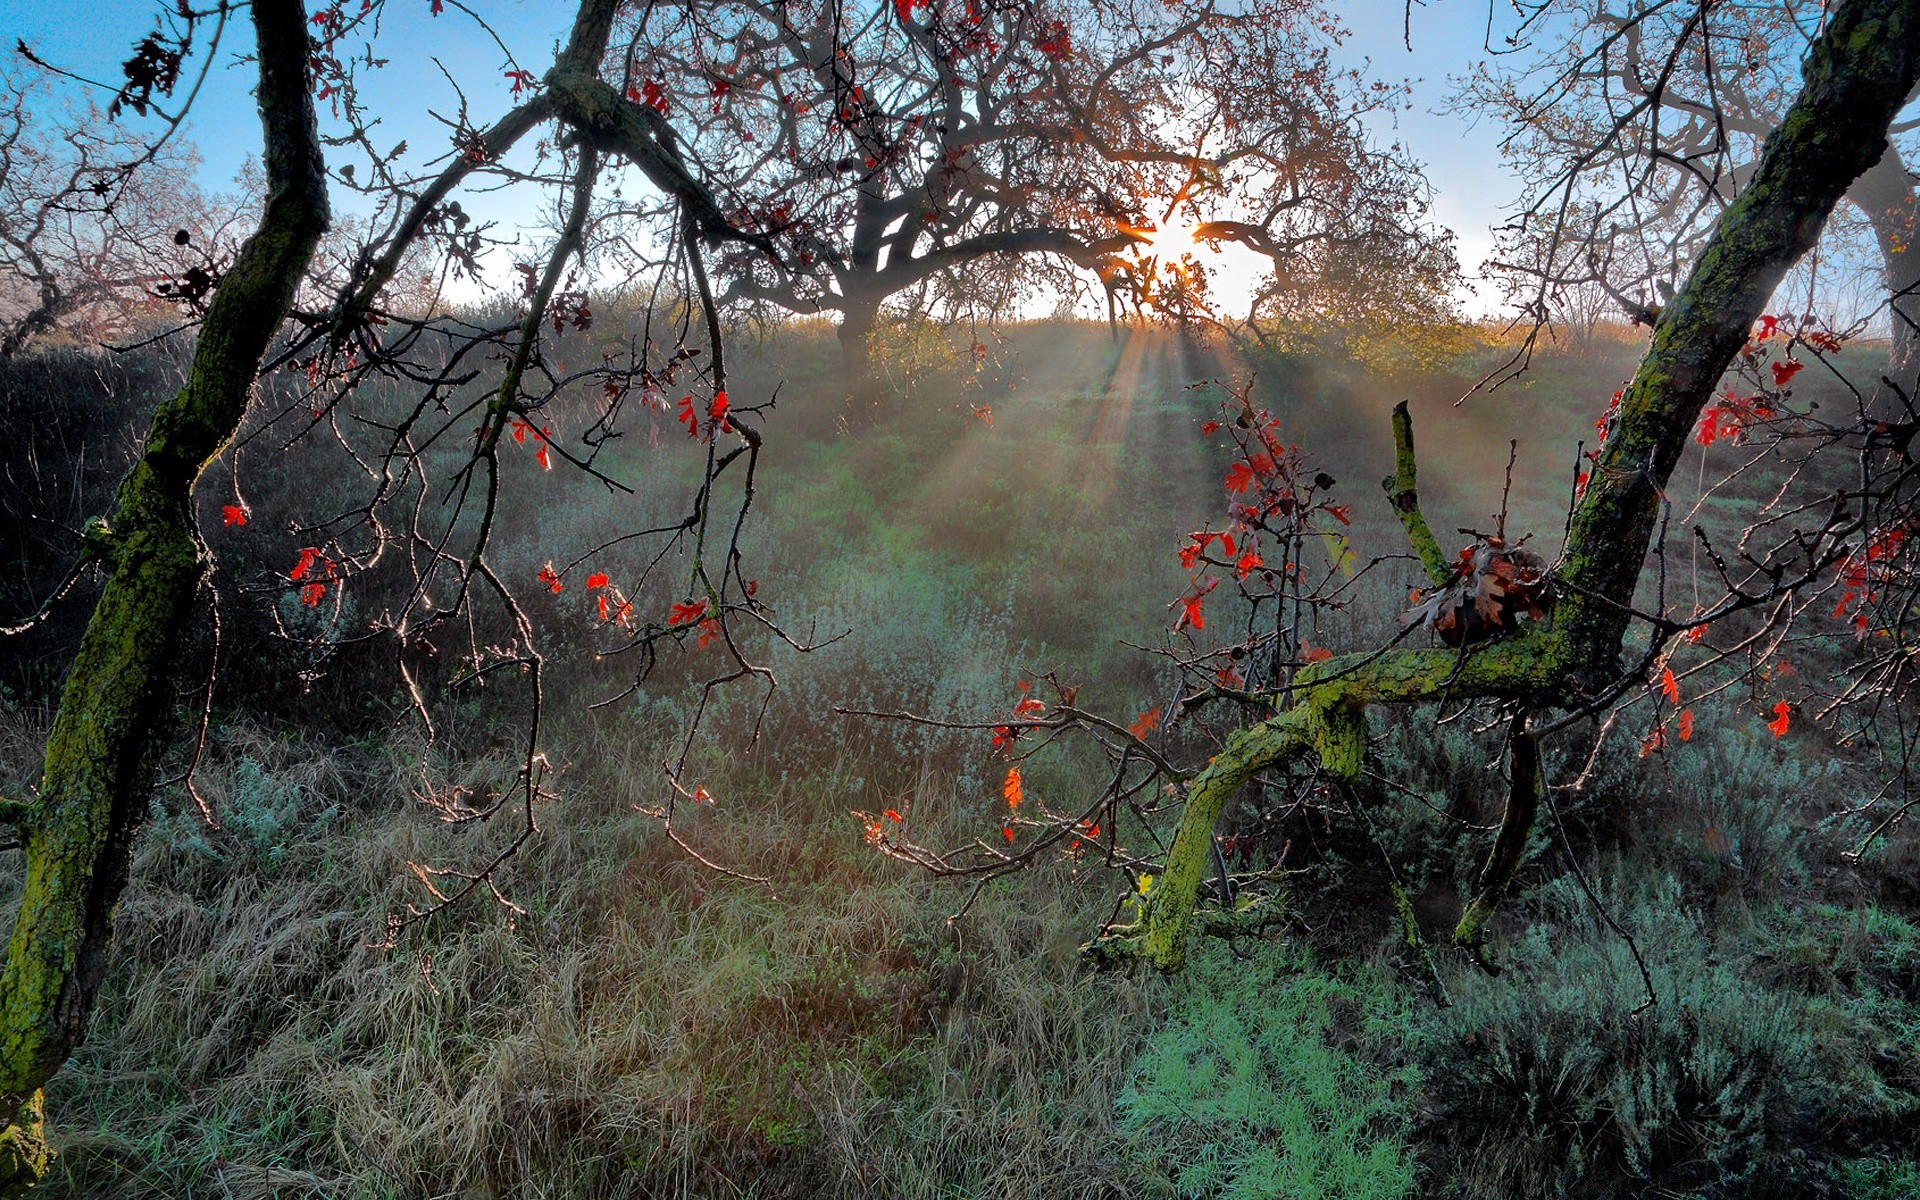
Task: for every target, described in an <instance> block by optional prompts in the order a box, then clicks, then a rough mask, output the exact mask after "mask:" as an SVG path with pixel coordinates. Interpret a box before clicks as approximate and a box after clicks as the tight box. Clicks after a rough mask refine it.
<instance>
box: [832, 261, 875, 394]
mask: <svg viewBox="0 0 1920 1200" xmlns="http://www.w3.org/2000/svg"><path fill="white" fill-rule="evenodd" d="M879 323H880V302H879V300H878V299H876V298H874V297H871V296H868V295H866V294H864V293H861V292H857V291H854V290H853V289H848V292H847V298H846V305H845V307H844V308H842V309H841V313H840V330H839V335H840V375H841V380H842V381H843V382H844V384H845V386H846V389H847V395H848V396H850V397H852V398H853V399H856V400H867V399H871V398H872V397H873V395H874V393H875V391H876V390H878V387H879V382H878V380H876V379H875V378H874V374H873V331H874V329H875V327H876V326H878V325H879Z"/></svg>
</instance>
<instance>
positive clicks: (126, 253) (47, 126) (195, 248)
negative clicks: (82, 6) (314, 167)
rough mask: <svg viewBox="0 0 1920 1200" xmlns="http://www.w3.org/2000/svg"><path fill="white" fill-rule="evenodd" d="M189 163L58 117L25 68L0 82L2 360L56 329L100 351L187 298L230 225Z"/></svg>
mask: <svg viewBox="0 0 1920 1200" xmlns="http://www.w3.org/2000/svg"><path fill="white" fill-rule="evenodd" d="M195 166H196V163H195V161H194V158H193V155H192V153H191V151H189V150H187V149H186V148H185V147H184V146H183V145H182V144H181V143H180V142H179V141H178V140H177V139H175V138H171V137H168V138H163V139H161V140H159V141H153V140H150V139H148V138H144V137H140V136H137V135H135V134H133V133H131V132H129V131H127V130H126V129H124V128H123V127H122V126H120V125H119V124H116V123H115V122H113V121H110V120H108V119H107V118H106V116H105V114H104V113H102V112H101V111H100V110H99V109H98V108H94V107H90V106H89V107H82V108H79V109H77V110H76V109H72V108H68V107H65V106H62V105H60V104H59V103H58V102H57V101H56V100H55V99H54V96H53V93H52V89H51V88H50V86H49V85H48V81H47V79H46V72H45V71H44V70H43V69H41V68H39V67H38V66H37V65H36V64H33V63H30V62H29V63H22V64H19V65H18V67H17V69H15V70H13V71H11V72H9V73H8V74H6V75H5V76H4V77H0V359H7V358H11V357H12V356H13V355H15V354H17V353H19V352H20V350H21V349H22V348H24V347H26V346H27V345H29V344H30V343H32V342H33V341H34V340H35V339H37V338H40V337H43V336H45V335H46V334H48V333H50V332H53V331H54V330H56V329H58V330H60V331H61V332H63V333H64V334H65V335H67V336H69V337H73V338H77V339H80V340H85V341H97V340H99V339H101V338H105V337H110V336H115V335H117V334H120V333H122V332H124V331H125V330H126V329H127V328H128V326H129V324H130V323H131V322H133V321H134V320H135V319H136V318H137V317H138V316H139V315H141V314H142V313H149V312H153V311H155V310H157V309H164V308H167V307H169V305H168V304H167V302H166V297H167V296H169V295H171V294H173V293H174V292H175V291H176V289H178V290H179V292H180V294H181V296H182V297H185V296H187V295H188V294H190V293H193V292H195V290H196V289H197V288H198V287H199V283H198V281H199V280H201V279H203V278H211V276H210V275H209V274H208V269H209V268H212V267H214V266H216V263H215V261H214V259H215V257H216V255H217V254H218V252H219V251H218V249H217V247H219V246H220V245H221V243H222V242H223V241H224V238H225V235H226V234H227V231H228V226H229V225H230V224H231V223H232V222H233V221H234V220H235V219H237V218H236V215H235V214H234V213H232V212H231V211H226V210H224V209H222V208H220V207H216V206H215V205H214V204H212V203H211V202H210V201H209V200H208V199H207V198H206V197H205V196H203V195H202V194H201V192H200V189H199V188H198V186H197V185H196V184H195V183H194V179H193V173H194V168H195Z"/></svg>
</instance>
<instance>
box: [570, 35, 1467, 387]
mask: <svg viewBox="0 0 1920 1200" xmlns="http://www.w3.org/2000/svg"><path fill="white" fill-rule="evenodd" d="M1335 29H1336V26H1335V24H1334V16H1333V13H1332V12H1331V11H1330V10H1329V8H1328V7H1327V6H1325V5H1323V4H1321V3H1320V2H1319V0H1244V2H1235V3H1216V2H1215V0H1205V2H1203V3H1197V4H1181V5H1169V4H1162V3H1157V2H1154V0H1120V2H1118V3H1086V2H1084V0H894V2H893V3H885V2H882V0H872V2H862V0H855V2H853V3H847V2H844V0H823V2H821V3H793V2H767V3H751V4H737V3H732V2H730V0H709V2H706V3H699V4H694V5H691V6H689V7H687V8H686V9H685V10H683V11H676V12H674V13H672V14H666V13H662V12H659V11H656V10H654V9H642V10H635V12H634V13H633V15H632V16H631V17H630V18H629V19H628V20H627V21H626V22H625V23H624V24H623V27H622V36H620V37H619V38H617V39H616V42H615V44H614V45H613V47H612V48H611V50H610V52H609V59H608V61H609V71H608V74H609V77H610V78H611V77H618V78H620V79H621V80H622V82H623V83H624V86H625V89H626V91H627V92H628V93H629V94H630V95H633V96H635V97H637V98H639V99H640V100H641V101H642V102H643V103H645V104H647V105H648V106H650V107H652V108H653V109H654V111H657V112H659V113H661V114H663V115H667V116H670V117H671V119H672V120H673V123H674V126H675V128H676V130H677V131H678V132H679V133H680V136H681V137H682V139H683V141H684V146H685V150H686V153H687V154H688V156H689V157H690V159H692V160H693V161H696V162H698V163H699V164H700V167H701V169H702V171H704V172H706V176H705V177H706V178H707V179H708V180H709V181H710V183H711V186H712V187H713V190H714V191H715V194H716V195H717V196H720V197H723V198H725V200H726V202H727V203H728V204H730V205H732V206H733V209H732V211H733V213H734V214H735V216H736V219H739V220H741V221H743V222H745V223H750V224H751V225H752V227H754V228H757V229H759V230H761V231H763V232H765V233H766V234H767V235H768V236H769V238H770V239H772V241H773V243H774V244H775V245H776V246H778V247H779V248H780V249H781V251H782V253H781V254H780V255H778V256H777V257H776V256H769V255H764V254H754V253H751V252H747V251H744V250H743V251H742V252H740V253H737V254H734V255H731V256H729V257H727V258H726V259H724V260H723V261H722V263H721V264H720V266H719V269H718V270H719V274H720V275H721V276H722V277H723V278H724V280H725V281H726V282H725V285H724V287H723V289H722V301H723V303H725V302H727V301H733V300H738V301H744V302H749V303H755V304H764V305H771V306H774V307H775V308H776V309H780V310H785V311H788V312H796V313H816V312H828V313H835V314H838V316H839V318H840V340H841V346H842V349H843V352H844V357H845V362H846V365H847V371H848V373H849V375H850V377H856V378H857V377H859V376H860V375H862V374H863V373H864V372H865V370H866V365H865V364H866V359H867V353H868V343H869V339H870V337H871V335H872V333H873V330H874V327H875V322H876V321H877V320H878V319H879V314H880V312H881V309H882V306H883V305H884V304H886V303H888V302H889V301H890V300H892V299H894V298H900V299H902V300H903V301H904V302H905V307H906V309H907V310H909V311H912V312H914V313H920V314H927V315H932V316H936V317H949V318H950V317H957V316H973V317H979V316H982V315H985V316H987V317H989V318H990V317H991V316H992V315H993V314H995V313H997V312H1001V311H1004V310H1005V309H1006V308H1007V307H1008V306H1009V305H1011V304H1012V303H1014V302H1016V301H1017V300H1018V299H1019V298H1021V297H1023V296H1029V295H1032V294H1033V293H1035V292H1036V291H1038V290H1040V289H1043V288H1046V289H1052V290H1056V291H1064V292H1067V293H1069V294H1071V293H1073V292H1076V291H1079V290H1080V289H1082V288H1084V287H1086V286H1088V285H1090V284H1093V283H1095V282H1097V284H1098V285H1099V287H1100V288H1102V289H1104V295H1105V298H1106V301H1107V302H1108V304H1109V305H1121V306H1127V307H1138V306H1141V305H1145V304H1152V305H1154V306H1155V307H1157V308H1159V309H1160V310H1162V311H1170V310H1172V309H1175V308H1180V307H1183V306H1184V307H1189V308H1191V307H1194V306H1195V305H1196V304H1198V305H1199V306H1200V307H1202V308H1205V307H1206V305H1205V303H1204V302H1205V286H1206V281H1205V278H1204V276H1205V271H1204V268H1202V267H1200V266H1199V265H1198V264H1197V263H1195V262H1193V261H1191V260H1187V261H1182V259H1183V257H1184V256H1185V255H1186V252H1187V251H1188V250H1190V249H1191V242H1192V240H1193V239H1195V238H1197V239H1199V240H1202V241H1208V242H1215V243H1220V242H1228V243H1236V244H1238V245H1240V246H1242V247H1245V248H1247V249H1249V250H1251V251H1253V252H1255V253H1257V254H1259V255H1263V256H1265V258H1266V260H1267V261H1268V263H1269V265H1270V270H1269V272H1268V274H1267V277H1266V280H1265V282H1264V284H1263V286H1262V287H1261V290H1260V293H1259V296H1258V298H1257V300H1256V302H1255V305H1254V309H1253V311H1252V313H1250V314H1243V315H1242V316H1243V319H1251V320H1253V321H1255V322H1266V323H1272V322H1275V321H1282V320H1294V321H1300V320H1303V319H1304V318H1305V317H1306V315H1307V314H1312V315H1313V316H1314V318H1315V319H1322V318H1325V317H1327V316H1328V315H1329V314H1332V315H1334V316H1347V315H1349V314H1351V313H1354V312H1360V311H1365V312H1369V313H1373V314H1378V313H1380V312H1384V311H1387V310H1391V311H1393V312H1395V313H1396V314H1405V313H1407V312H1409V311H1412V310H1414V309H1417V308H1419V307H1421V306H1423V305H1424V306H1425V307H1426V309H1427V310H1428V311H1429V312H1443V311H1444V310H1445V309H1446V306H1447V303H1448V301H1447V297H1448V295H1449V292H1450V289H1451V286H1452V284H1453V282H1454V278H1455V275H1454V265H1453V258H1452V253H1451V243H1450V240H1449V239H1448V237H1447V236H1446V235H1444V234H1442V233H1440V232H1439V231H1437V230H1435V229H1434V228H1433V227H1432V226H1431V225H1429V224H1428V223H1427V222H1426V219H1425V218H1426V203H1425V189H1424V183H1423V181H1422V180H1421V178H1420V174H1419V171H1418V169H1417V167H1416V166H1415V165H1414V163H1413V162H1412V160H1411V159H1410V158H1409V157H1408V156H1407V155H1406V154H1405V152H1404V151H1402V150H1401V149H1400V148H1399V147H1383V146H1380V145H1377V144H1376V143H1375V142H1374V140H1373V138H1372V136H1371V135H1370V134H1369V132H1368V130H1367V129H1366V127H1365V124H1364V119H1365V117H1366V116H1367V115H1368V114H1369V113H1370V112H1375V111H1381V110H1386V109H1390V108H1391V107H1392V105H1393V104H1394V103H1395V100H1396V97H1397V93H1396V92H1395V91H1394V89H1391V88H1388V87H1387V86H1385V85H1373V84H1369V83H1368V82H1367V81H1366V80H1364V79H1363V78H1362V77H1361V76H1360V75H1359V74H1358V73H1357V72H1354V71H1351V70H1345V69H1342V68H1339V67H1337V66H1335V65H1334V64H1333V62H1332V60H1331V58H1330V54H1329V51H1330V49H1331V46H1332V44H1333V42H1334V41H1335V40H1336V39H1337V37H1338V36H1339V35H1338V34H1337V33H1336V32H1334V31H1335ZM1163 226H1165V227H1169V228H1171V229H1176V230H1178V231H1180V233H1179V235H1178V236H1175V237H1169V236H1165V234H1164V233H1163V230H1162V227H1163ZM1188 230H1191V235H1190V236H1189V235H1188V234H1187V232H1186V231H1188Z"/></svg>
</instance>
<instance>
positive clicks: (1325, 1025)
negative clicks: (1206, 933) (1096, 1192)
mask: <svg viewBox="0 0 1920 1200" xmlns="http://www.w3.org/2000/svg"><path fill="white" fill-rule="evenodd" d="M1399 1015H1400V1014H1399V1013H1398V1011H1397V1010H1396V1007H1395V1004H1394V1001H1393V999H1392V998H1391V994H1390V992H1388V991H1387V990H1386V989H1385V988H1384V987H1382V986H1380V985H1379V984H1378V983H1374V982H1370V981H1365V980H1362V979H1358V978H1356V979H1355V980H1354V981H1347V980H1342V979H1338V978H1334V977H1332V976H1329V975H1325V974H1321V973H1318V972H1316V971H1315V970H1313V968H1312V962H1311V959H1310V958H1308V956H1307V955H1306V954H1305V952H1304V951H1299V950H1293V949H1288V948H1280V947H1274V948H1266V949H1263V950H1262V952H1261V954H1260V955H1259V957H1258V958H1257V959H1256V960H1254V961H1252V962H1235V961H1233V960H1232V958H1231V957H1230V956H1229V955H1228V954H1226V953H1225V952H1224V951H1223V950H1222V949H1221V948H1220V947H1217V946H1216V947H1212V948H1210V950H1209V952H1208V953H1207V954H1205V955H1203V956H1201V957H1199V958H1197V959H1196V960H1195V962H1194V964H1193V966H1192V967H1191V968H1190V990H1189V991H1188V992H1187V994H1186V996H1185V997H1184V998H1183V1000H1182V1002H1181V1004H1180V1005H1179V1006H1178V1007H1177V1008H1176V1009H1175V1010H1174V1013H1173V1015H1172V1016H1171V1017H1170V1018H1169V1019H1168V1021H1167V1022H1166V1024H1165V1025H1164V1026H1163V1027H1162V1028H1161V1029H1160V1030H1159V1031H1158V1032H1157V1033H1156V1034H1155V1035H1154V1037H1153V1039H1152V1041H1151V1043H1150V1044H1149V1047H1148V1049H1147V1050H1146V1052H1145V1053H1144V1054H1142V1055H1141V1057H1140V1059H1139V1061H1138V1062H1137V1063H1136V1065H1135V1069H1134V1078H1133V1082H1132V1084H1131V1085H1130V1086H1129V1087H1128V1089H1127V1090H1126V1092H1125V1093H1123V1095H1122V1096H1121V1099H1120V1108H1121V1113H1122V1126H1123V1128H1124V1129H1125V1130H1126V1132H1127V1133H1128V1134H1129V1135H1131V1136H1132V1138H1133V1150H1134V1154H1135V1155H1136V1156H1137V1158H1138V1161H1139V1162H1140V1163H1141V1165H1142V1166H1143V1167H1145V1168H1146V1169H1147V1170H1148V1171H1149V1172H1151V1173H1152V1174H1153V1175H1155V1176H1157V1177H1158V1178H1160V1179H1162V1180H1164V1181H1165V1182H1166V1183H1168V1184H1170V1185H1171V1187H1172V1190H1173V1191H1174V1192H1175V1193H1176V1194H1177V1195H1179V1196H1182V1197H1192V1198H1195V1200H1198V1198H1202V1197H1205V1198H1207V1200H1256V1198H1263V1197H1276V1196H1285V1197H1289V1198H1290V1200H1336V1198H1337V1200H1390V1198H1393V1197H1400V1196H1405V1195H1408V1194H1409V1193H1410V1192H1411V1191H1412V1189H1413V1184H1414V1174H1413V1165H1412V1163H1411V1161H1410V1160H1409V1158H1408V1155H1407V1152H1406V1147H1405V1143H1404V1140H1403V1138H1404V1131H1405V1129H1406V1127H1407V1124H1408V1113H1407V1104H1408V1096H1409V1095H1410V1094H1411V1090H1412V1089H1411V1085H1412V1084H1413V1083H1414V1082H1415V1076H1414V1074H1413V1072H1412V1071H1411V1070H1410V1069H1407V1068H1401V1069H1399V1070H1395V1071H1391V1072H1389V1071H1383V1070H1382V1069H1381V1068H1379V1067H1378V1066H1376V1065H1374V1064H1373V1063H1370V1062H1368V1061H1367V1060H1366V1059H1365V1058H1363V1057H1361V1056H1360V1055H1359V1054H1357V1053H1355V1052H1354V1050H1353V1049H1352V1047H1353V1046H1355V1045H1357V1044H1358V1043H1359V1041H1360V1040H1361V1039H1362V1038H1363V1036H1365V1035H1368V1034H1372V1035H1374V1036H1376V1037H1378V1036H1380V1035H1381V1033H1382V1030H1383V1027H1386V1026H1389V1025H1392V1024H1397V1023H1398V1017H1399Z"/></svg>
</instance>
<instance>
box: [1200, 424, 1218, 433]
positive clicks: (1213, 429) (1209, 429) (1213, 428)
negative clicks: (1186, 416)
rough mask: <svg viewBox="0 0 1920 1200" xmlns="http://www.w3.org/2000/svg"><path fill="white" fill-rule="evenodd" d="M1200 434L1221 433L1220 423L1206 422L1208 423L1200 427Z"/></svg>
mask: <svg viewBox="0 0 1920 1200" xmlns="http://www.w3.org/2000/svg"><path fill="white" fill-rule="evenodd" d="M1200 432H1201V433H1202V434H1208V433H1219V432H1220V422H1218V421H1206V422H1203V423H1202V424H1201V426H1200Z"/></svg>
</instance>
